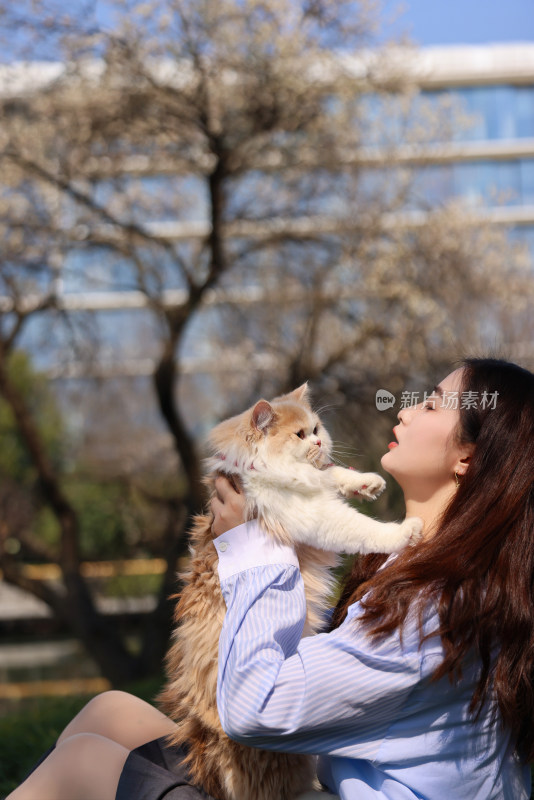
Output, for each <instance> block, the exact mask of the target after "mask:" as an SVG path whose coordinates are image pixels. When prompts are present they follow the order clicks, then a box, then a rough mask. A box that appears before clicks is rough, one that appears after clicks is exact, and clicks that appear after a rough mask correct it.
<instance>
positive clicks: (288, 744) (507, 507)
mask: <svg viewBox="0 0 534 800" xmlns="http://www.w3.org/2000/svg"><path fill="white" fill-rule="evenodd" d="M455 399H456V401H457V404H455V402H454V400H455ZM464 399H465V403H464V402H462V400H464ZM475 399H476V402H474V401H475ZM468 401H469V402H468ZM455 406H456V407H455ZM394 433H395V440H394V441H393V442H391V444H390V445H389V448H388V452H387V453H386V455H384V457H383V459H382V465H383V467H384V469H385V470H386V471H388V472H389V473H390V474H391V475H392V476H393V477H395V479H396V480H397V481H398V483H399V484H400V486H401V487H402V489H403V491H404V495H405V499H406V511H407V514H408V515H409V516H419V517H420V518H422V519H423V521H424V538H423V540H422V541H421V542H419V543H418V544H417V546H415V547H413V548H408V549H407V550H405V551H404V552H403V553H401V554H399V555H398V556H397V557H390V558H389V559H388V560H387V562H386V563H385V564H384V561H385V557H384V558H381V559H380V561H381V562H382V563H381V564H380V568H378V566H379V564H378V562H377V559H376V557H371V558H370V559H369V558H367V559H360V560H359V561H358V562H357V564H356V567H355V570H354V572H353V574H352V575H351V576H349V579H348V581H347V582H346V584H345V587H344V591H343V593H342V596H341V600H340V603H339V605H338V608H337V609H336V612H335V615H334V623H333V624H334V627H333V629H332V630H331V631H330V632H329V633H324V634H320V635H317V636H313V637H309V638H305V639H302V640H300V632H301V630H302V624H303V616H304V598H303V591H302V583H301V581H300V578H299V572H298V566H297V565H296V563H295V558H294V554H292V553H291V551H290V550H288V548H281V549H277V548H275V547H274V546H272V545H270V546H267V544H266V543H265V541H264V539H263V536H262V534H261V532H260V531H259V530H257V526H256V525H255V523H254V522H252V523H246V524H244V525H243V524H241V523H242V522H243V519H242V514H243V511H242V509H243V502H242V497H241V496H240V495H239V494H237V493H236V492H235V491H234V490H233V489H232V487H231V486H230V484H229V483H228V482H226V481H224V480H223V479H220V480H219V481H218V482H217V490H218V497H216V498H214V500H213V503H212V507H213V512H214V525H213V527H214V533H215V534H217V535H218V538H217V539H216V541H215V544H216V547H217V549H218V552H219V572H220V578H221V585H222V587H223V592H224V594H225V598H226V601H227V605H228V612H227V616H226V620H225V624H224V627H223V631H222V634H221V639H220V654H219V655H220V658H219V687H218V702H219V713H220V716H221V721H222V723H223V726H224V728H225V730H226V731H227V733H228V734H229V735H230V736H232V737H233V738H236V739H238V740H239V741H243V742H245V743H248V744H250V745H253V746H258V747H264V748H269V749H279V750H286V751H293V752H309V753H318V754H320V755H321V758H320V760H319V776H320V778H321V780H322V782H323V784H324V785H325V787H326V788H327V789H328V790H330V791H332V792H336V793H338V794H339V796H340V797H341V798H342V800H368V799H370V798H373V799H375V798H390V799H391V800H404V799H405V798H406V799H408V798H410V799H412V798H427V799H428V800H434V799H435V800H443V798H444V797H447V796H448V797H451V798H455V800H462V798H465V800H482V799H483V800H492V799H493V798H495V799H496V798H500V800H506V799H507V798H510V800H511V798H513V799H514V800H526V799H527V798H528V797H529V791H530V781H529V770H528V768H527V766H526V763H527V761H528V760H530V759H532V758H533V756H534V726H532V724H531V721H532V720H534V613H533V610H532V609H533V607H534V604H533V596H532V595H533V586H534V546H533V543H532V536H533V532H534V483H533V478H534V474H533V468H532V465H533V464H534V376H533V375H532V374H531V373H529V372H527V371H526V370H523V369H521V368H519V367H517V366H515V365H512V364H508V363H506V362H501V361H496V360H472V359H470V360H468V361H466V362H465V363H464V365H463V366H462V367H461V368H460V369H458V370H455V371H454V372H453V373H451V374H450V375H448V376H447V377H446V378H445V379H444V380H443V381H442V382H441V383H440V385H439V386H438V387H436V389H435V390H434V392H433V393H432V395H431V397H430V398H428V399H427V401H426V402H425V403H424V404H422V405H418V406H413V407H411V408H407V409H404V410H403V411H401V412H400V413H399V425H398V426H396V428H394ZM371 562H372V563H371ZM364 579H366V582H365V583H364V584H363V585H362V581H363V580H364ZM172 724H173V723H172V722H171V721H170V720H168V719H167V718H165V717H164V716H163V715H161V714H159V712H157V711H156V710H155V709H153V708H152V707H151V706H149V705H147V704H145V703H143V702H142V701H140V700H138V699H137V698H133V697H131V696H129V695H127V694H124V693H121V692H109V693H105V694H103V695H100V696H99V697H97V698H95V699H94V700H93V701H91V703H89V704H88V706H86V707H85V709H83V710H82V711H81V712H80V714H79V715H78V716H77V717H76V718H75V719H74V720H73V721H72V722H71V723H70V725H69V726H68V727H67V728H66V730H65V731H64V732H63V734H62V736H61V737H60V739H59V740H58V744H57V746H56V748H55V750H54V751H53V752H52V753H51V754H50V755H49V756H48V758H46V759H45V760H44V761H43V762H42V764H41V765H40V766H39V767H38V768H37V769H36V770H35V772H33V773H32V775H30V777H29V778H28V780H26V781H25V782H24V783H23V784H22V785H21V786H20V787H19V788H18V789H16V790H15V791H14V792H13V793H12V794H11V795H10V796H9V800H25V799H26V798H28V800H30V799H31V800H33V798H35V797H42V798H43V800H78V798H79V800H107V799H108V798H109V800H114V798H115V797H117V798H118V800H123V798H124V800H126V797H128V800H136V798H137V799H138V800H141V799H142V800H156V798H158V800H159V799H160V798H165V800H174V799H175V798H176V800H178V798H185V797H187V798H189V797H190V798H193V797H202V796H204V797H206V795H205V794H202V793H197V794H188V793H183V792H189V791H191V792H193V793H194V792H196V790H195V789H192V788H190V787H186V788H184V789H182V788H178V787H181V786H182V785H183V784H179V783H176V782H174V783H173V782H172V777H171V778H169V776H172V768H171V769H170V770H168V769H166V768H165V765H164V764H163V765H162V766H161V780H162V783H161V791H160V793H159V794H154V792H153V788H151V789H148V787H147V791H146V792H145V793H144V794H143V791H144V790H143V786H142V783H139V780H140V779H141V778H142V775H143V769H142V761H139V759H140V758H141V756H142V753H143V749H142V748H141V750H138V751H137V752H131V751H133V750H134V749H135V748H137V747H139V745H142V744H143V743H145V742H148V741H150V740H151V739H156V738H158V737H161V736H164V735H165V734H166V733H168V732H169V730H171V728H172ZM150 747H153V745H149V748H150ZM125 763H126V766H125ZM145 763H146V762H145ZM136 770H137V771H136ZM136 775H137V779H139V780H134V778H135V776H136ZM165 781H167V783H165ZM117 786H118V787H119V788H118V790H117ZM134 787H135V792H133V791H132V790H133V788H134ZM150 792H152V793H150ZM243 800H253V798H243ZM273 800H276V798H273Z"/></svg>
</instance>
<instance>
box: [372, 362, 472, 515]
mask: <svg viewBox="0 0 534 800" xmlns="http://www.w3.org/2000/svg"><path fill="white" fill-rule="evenodd" d="M461 376H462V370H461V369H458V370H455V371H454V372H451V374H450V375H447V377H446V378H445V379H444V380H442V381H441V382H440V383H439V385H438V386H436V388H435V389H434V391H433V392H432V394H431V395H430V396H429V398H428V399H427V400H426V402H424V403H420V404H419V405H416V406H410V407H409V408H405V409H403V410H402V411H400V412H399V414H398V418H399V424H398V425H396V426H395V427H394V428H393V433H394V434H395V440H394V441H392V442H391V443H390V444H389V445H388V452H387V453H386V454H385V455H383V456H382V462H381V463H382V466H383V468H384V469H385V470H386V472H389V473H390V475H392V476H393V477H394V478H395V480H396V481H397V483H399V484H400V486H401V487H402V489H403V490H404V492H405V494H406V493H409V494H410V495H411V496H413V497H418V498H419V499H421V500H423V499H425V498H428V497H430V496H432V495H433V494H434V493H435V492H437V491H439V490H440V489H442V488H444V487H446V486H451V485H454V482H455V477H454V473H455V472H458V473H459V474H461V473H462V472H463V471H465V469H462V466H461V465H460V462H461V459H462V458H465V456H466V455H468V450H467V449H466V448H465V447H464V446H461V445H460V444H459V443H458V442H457V440H456V436H455V431H456V428H457V425H458V422H459V419H460V412H459V406H460V400H461ZM451 393H452V394H451ZM454 398H456V403H454V402H450V401H451V400H454ZM455 405H456V406H457V407H456V408H455V407H454V406H455ZM464 467H465V468H467V462H465V464H464ZM451 481H452V484H451Z"/></svg>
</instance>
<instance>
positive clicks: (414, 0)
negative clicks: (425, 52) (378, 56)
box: [383, 0, 534, 46]
mask: <svg viewBox="0 0 534 800" xmlns="http://www.w3.org/2000/svg"><path fill="white" fill-rule="evenodd" d="M383 5H384V14H383V17H384V20H386V19H387V18H388V16H391V15H392V14H394V12H395V10H396V9H399V8H400V7H401V0H383ZM402 7H403V8H404V13H401V12H398V19H397V21H396V22H395V24H394V25H391V26H389V29H388V33H390V34H391V33H393V32H395V31H397V32H401V31H403V32H405V33H407V34H408V35H409V36H410V38H411V39H412V40H413V41H414V42H415V44H419V45H423V46H424V45H440V44H486V43H489V42H520V41H523V42H533V41H534V0H404V2H402Z"/></svg>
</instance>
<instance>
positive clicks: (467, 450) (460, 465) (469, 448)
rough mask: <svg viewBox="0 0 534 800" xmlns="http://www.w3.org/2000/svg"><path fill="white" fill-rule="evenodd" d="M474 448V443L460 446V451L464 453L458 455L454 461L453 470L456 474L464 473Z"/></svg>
mask: <svg viewBox="0 0 534 800" xmlns="http://www.w3.org/2000/svg"><path fill="white" fill-rule="evenodd" d="M474 450H475V445H474V444H466V445H464V446H463V447H462V453H464V455H460V458H459V459H458V461H457V462H456V469H455V470H454V471H455V472H456V473H457V475H465V473H466V472H467V470H468V468H469V463H470V461H471V456H472V455H473V452H474Z"/></svg>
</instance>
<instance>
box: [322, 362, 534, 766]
mask: <svg viewBox="0 0 534 800" xmlns="http://www.w3.org/2000/svg"><path fill="white" fill-rule="evenodd" d="M462 365H463V372H462V386H461V391H462V395H461V397H460V398H459V399H462V398H465V397H467V395H464V394H463V393H464V392H472V393H473V394H471V395H470V397H471V398H472V399H475V401H476V402H475V403H474V404H473V405H472V406H470V407H467V404H462V403H459V405H460V414H459V424H458V428H457V431H456V436H457V438H458V440H459V441H460V442H461V443H468V442H469V443H472V444H474V445H475V448H474V453H473V455H472V457H471V461H470V464H469V468H468V470H467V472H466V474H465V475H464V477H463V478H462V481H461V483H460V486H459V488H458V490H457V491H456V493H455V495H454V497H453V499H452V501H451V503H450V504H449V506H448V508H447V509H446V510H445V512H444V514H443V517H442V519H441V521H440V524H439V527H438V530H437V532H436V534H435V535H434V536H432V537H431V538H429V539H427V540H423V541H422V542H420V543H419V544H418V545H417V546H416V547H414V548H407V549H406V550H405V551H404V552H403V553H401V555H399V557H398V558H397V560H396V562H395V568H394V569H391V570H390V569H384V570H380V571H379V572H377V568H378V566H379V565H380V564H381V563H382V562H383V561H384V557H383V556H378V557H377V556H371V557H363V558H360V559H358V562H357V563H356V565H355V567H354V569H353V572H352V573H351V575H350V576H349V578H348V580H347V581H346V584H345V587H344V590H343V591H342V594H341V597H340V601H339V603H338V607H337V609H336V611H335V614H334V626H335V625H338V624H340V622H341V621H342V620H343V619H344V617H345V615H346V612H347V609H348V606H349V605H350V604H351V603H353V602H355V600H357V599H360V598H361V596H362V595H363V594H364V593H365V599H364V600H363V601H362V605H363V617H362V618H363V621H364V624H365V625H366V626H367V627H368V631H369V634H370V635H371V636H381V635H386V634H389V633H392V632H393V631H395V630H397V629H399V628H402V625H403V624H404V622H405V620H406V617H407V614H408V611H409V610H410V608H411V607H412V606H414V608H415V610H416V611H422V610H423V606H426V605H427V603H428V602H434V603H435V604H436V607H437V609H438V614H439V622H440V626H439V630H438V631H436V633H438V634H439V635H440V636H441V640H442V643H443V649H444V658H443V662H442V664H441V665H440V666H439V667H438V669H437V670H436V672H435V673H434V678H435V679H436V680H437V679H439V678H441V677H443V676H444V675H448V676H449V678H450V680H451V681H454V680H459V679H460V678H461V675H462V665H463V664H464V663H465V662H466V659H467V657H468V655H469V654H470V653H473V652H474V653H475V654H476V655H477V656H478V659H479V662H480V671H479V674H478V681H477V684H476V686H475V688H474V692H473V695H472V699H471V704H470V711H471V712H472V713H473V714H475V715H476V714H477V713H478V712H480V710H481V708H482V706H483V704H484V703H485V701H486V700H489V699H492V700H495V701H496V704H497V707H498V709H499V712H500V717H501V720H502V722H503V724H505V725H506V726H507V727H508V728H509V729H510V730H511V731H512V735H513V737H514V741H515V745H516V748H517V750H518V752H520V753H521V755H522V756H523V757H525V758H527V759H529V760H531V759H532V758H534V375H533V374H532V373H531V372H529V371H528V370H526V369H523V368H521V367H519V366H517V365H515V364H510V363H508V362H506V361H501V360H498V359H474V358H470V359H466V360H465V361H464V362H462ZM462 406H463V407H462Z"/></svg>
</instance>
